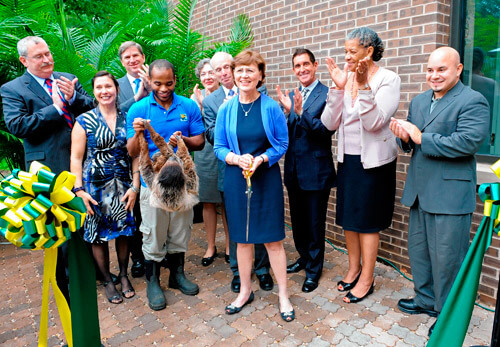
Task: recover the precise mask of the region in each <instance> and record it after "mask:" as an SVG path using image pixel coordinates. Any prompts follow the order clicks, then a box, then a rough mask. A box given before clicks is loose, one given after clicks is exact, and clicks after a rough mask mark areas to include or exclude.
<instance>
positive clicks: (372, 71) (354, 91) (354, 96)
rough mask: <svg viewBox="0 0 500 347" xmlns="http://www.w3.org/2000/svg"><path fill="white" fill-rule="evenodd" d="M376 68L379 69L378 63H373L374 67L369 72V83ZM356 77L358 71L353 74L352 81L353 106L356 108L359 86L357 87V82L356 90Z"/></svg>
mask: <svg viewBox="0 0 500 347" xmlns="http://www.w3.org/2000/svg"><path fill="white" fill-rule="evenodd" d="M375 70H377V65H375V64H373V67H372V69H371V71H370V73H369V74H368V78H367V83H368V81H370V78H371V77H372V75H373V74H374V73H375ZM355 78H356V72H354V73H353V74H352V83H351V108H354V103H355V102H356V99H357V98H358V87H357V84H356V90H354V79H355Z"/></svg>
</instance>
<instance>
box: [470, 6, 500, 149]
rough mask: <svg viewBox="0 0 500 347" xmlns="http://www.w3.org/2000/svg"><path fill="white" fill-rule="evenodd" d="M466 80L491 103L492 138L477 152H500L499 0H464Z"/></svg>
mask: <svg viewBox="0 0 500 347" xmlns="http://www.w3.org/2000/svg"><path fill="white" fill-rule="evenodd" d="M465 17H466V19H465V28H464V29H465V31H464V42H463V47H464V50H463V61H464V72H463V82H464V84H466V85H468V86H470V87H471V88H472V89H474V90H477V91H478V92H480V93H481V94H483V95H484V97H485V98H486V100H488V103H489V105H490V137H489V138H487V139H486V141H484V143H483V144H482V145H481V149H480V150H479V152H478V154H486V155H495V156H499V155H500V89H499V88H500V25H499V24H500V19H499V18H500V2H499V1H498V0H476V1H474V0H467V1H465Z"/></svg>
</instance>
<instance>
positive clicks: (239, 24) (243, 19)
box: [206, 13, 254, 57]
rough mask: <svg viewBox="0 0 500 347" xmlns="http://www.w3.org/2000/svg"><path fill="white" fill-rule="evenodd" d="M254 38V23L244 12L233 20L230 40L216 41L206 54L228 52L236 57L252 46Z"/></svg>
mask: <svg viewBox="0 0 500 347" xmlns="http://www.w3.org/2000/svg"><path fill="white" fill-rule="evenodd" d="M253 39H254V37H253V28H252V23H251V22H250V19H249V18H248V16H247V15H246V14H243V13H242V14H239V15H238V16H237V17H236V18H234V20H233V25H232V26H231V28H230V29H229V37H228V42H222V43H220V42H216V43H215V44H214V48H212V49H208V50H207V51H206V54H207V56H209V57H211V56H212V55H214V53H215V52H227V53H229V54H231V55H232V56H233V57H234V56H236V55H237V54H238V53H240V52H241V51H243V50H244V49H246V48H248V47H250V46H251V45H252V42H253Z"/></svg>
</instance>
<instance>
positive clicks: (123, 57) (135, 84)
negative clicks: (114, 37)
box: [118, 41, 151, 112]
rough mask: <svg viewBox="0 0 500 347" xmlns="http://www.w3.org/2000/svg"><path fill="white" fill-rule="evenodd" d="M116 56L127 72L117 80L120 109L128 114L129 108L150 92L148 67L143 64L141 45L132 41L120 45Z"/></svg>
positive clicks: (144, 58)
mask: <svg viewBox="0 0 500 347" xmlns="http://www.w3.org/2000/svg"><path fill="white" fill-rule="evenodd" d="M118 54H119V56H120V62H121V63H122V65H123V67H124V68H125V70H127V74H126V75H125V76H123V77H122V78H120V79H118V84H119V85H120V94H119V100H120V108H121V110H122V111H123V112H128V110H129V108H130V106H132V105H133V104H134V103H135V102H137V101H139V100H141V99H142V98H143V97H145V96H148V95H149V92H150V91H151V86H150V85H149V77H148V66H147V65H145V64H144V62H145V61H146V56H145V55H144V53H143V51H142V47H141V45H140V44H138V43H136V42H134V41H127V42H124V43H122V44H121V45H120V48H119V49H118Z"/></svg>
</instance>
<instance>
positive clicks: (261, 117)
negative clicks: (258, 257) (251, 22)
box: [214, 50, 295, 322]
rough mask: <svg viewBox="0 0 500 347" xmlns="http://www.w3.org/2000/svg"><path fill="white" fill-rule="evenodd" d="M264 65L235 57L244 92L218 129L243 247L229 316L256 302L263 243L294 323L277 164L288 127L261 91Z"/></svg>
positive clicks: (253, 55) (229, 204) (233, 229)
mask: <svg viewBox="0 0 500 347" xmlns="http://www.w3.org/2000/svg"><path fill="white" fill-rule="evenodd" d="M265 67H266V64H265V62H264V59H263V58H262V56H261V55H260V54H259V53H257V52H253V51H250V50H246V51H243V52H241V53H240V54H238V55H237V56H236V57H235V59H234V61H233V64H232V69H233V73H234V79H235V82H236V85H237V86H238V89H239V94H238V96H237V97H235V98H232V99H231V100H229V101H228V102H226V103H225V104H223V105H222V106H221V108H220V109H219V113H218V114H217V121H216V125H215V139H214V151H215V155H216V156H217V157H218V158H219V159H220V160H224V161H225V162H226V164H227V165H226V171H225V176H224V192H226V193H225V194H224V200H225V205H226V215H227V221H228V225H229V236H230V238H231V240H233V241H235V242H236V243H237V244H238V246H237V258H238V271H239V273H240V279H241V289H240V293H239V295H238V297H237V298H236V300H234V301H233V302H232V303H231V304H230V305H228V306H226V314H234V313H237V312H240V311H241V309H242V308H243V306H245V305H247V304H249V303H250V302H252V301H253V299H254V294H253V292H252V290H251V282H250V276H251V271H252V257H253V244H255V243H263V244H264V245H265V246H266V250H267V253H268V254H269V260H270V262H271V267H272V268H273V272H274V275H275V277H276V281H277V282H278V288H279V293H278V295H279V302H280V313H281V317H282V318H283V320H285V321H286V322H290V321H292V320H293V319H294V318H295V312H294V310H293V308H292V304H291V303H290V300H289V298H288V291H287V277H286V255H285V249H284V248H283V239H284V238H285V231H284V227H285V223H284V203H283V184H282V181H281V171H280V167H279V164H278V161H279V159H280V158H281V157H282V156H283V155H284V154H285V152H286V150H287V148H288V129H287V125H286V119H285V115H284V114H283V112H282V111H281V109H280V108H279V106H278V104H277V103H276V102H275V101H274V100H272V99H271V98H269V97H268V96H266V95H263V94H261V93H260V92H259V91H258V90H257V88H259V87H260V86H261V85H262V83H263V81H264V78H265ZM246 174H250V175H251V184H252V195H251V197H250V211H249V213H250V214H249V218H248V220H247V211H248V210H247V202H248V196H247V195H246V194H245V191H246V190H247V183H246V180H245V175H246ZM247 225H248V229H247Z"/></svg>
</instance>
